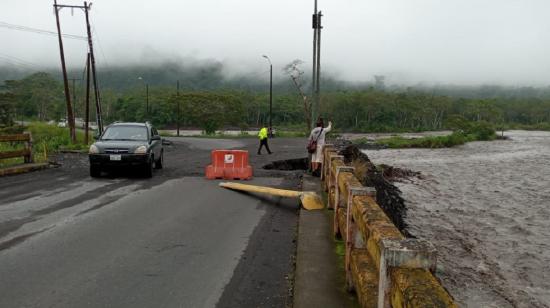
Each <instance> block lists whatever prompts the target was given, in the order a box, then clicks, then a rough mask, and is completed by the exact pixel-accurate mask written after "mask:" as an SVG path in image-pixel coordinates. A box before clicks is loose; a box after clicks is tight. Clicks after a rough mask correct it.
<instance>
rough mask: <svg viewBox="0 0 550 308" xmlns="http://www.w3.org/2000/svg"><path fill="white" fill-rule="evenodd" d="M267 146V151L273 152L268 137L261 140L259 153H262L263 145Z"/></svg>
mask: <svg viewBox="0 0 550 308" xmlns="http://www.w3.org/2000/svg"><path fill="white" fill-rule="evenodd" d="M263 146H265V149H266V150H267V153H269V154H271V150H270V149H269V145H268V144H267V138H265V139H262V140H260V147H259V148H258V155H260V154H262V147H263Z"/></svg>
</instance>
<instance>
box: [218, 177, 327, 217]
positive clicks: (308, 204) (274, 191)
mask: <svg viewBox="0 0 550 308" xmlns="http://www.w3.org/2000/svg"><path fill="white" fill-rule="evenodd" d="M219 185H220V187H223V188H228V189H232V190H238V191H246V192H252V193H260V194H267V195H272V196H279V197H285V198H300V201H301V202H302V206H303V207H304V208H305V209H306V210H321V209H323V208H325V206H324V204H323V200H321V197H319V195H317V194H316V193H315V192H312V191H295V190H287V189H279V188H272V187H266V186H256V185H248V184H241V183H234V182H223V183H220V184H219Z"/></svg>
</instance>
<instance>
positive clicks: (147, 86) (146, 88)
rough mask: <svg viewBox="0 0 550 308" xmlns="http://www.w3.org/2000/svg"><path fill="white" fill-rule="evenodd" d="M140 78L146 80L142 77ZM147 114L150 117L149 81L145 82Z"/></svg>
mask: <svg viewBox="0 0 550 308" xmlns="http://www.w3.org/2000/svg"><path fill="white" fill-rule="evenodd" d="M138 79H139V80H141V81H143V82H145V81H144V80H143V78H142V77H138ZM145 116H146V118H149V84H148V83H147V82H145Z"/></svg>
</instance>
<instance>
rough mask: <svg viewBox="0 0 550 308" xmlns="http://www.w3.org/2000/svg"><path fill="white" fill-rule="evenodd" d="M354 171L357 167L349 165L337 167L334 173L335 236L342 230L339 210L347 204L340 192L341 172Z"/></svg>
mask: <svg viewBox="0 0 550 308" xmlns="http://www.w3.org/2000/svg"><path fill="white" fill-rule="evenodd" d="M354 171H355V168H353V167H349V166H340V167H336V172H335V175H334V189H335V190H334V223H333V228H332V229H333V230H334V236H337V235H338V234H339V233H340V232H341V230H339V229H340V227H339V224H338V211H339V210H340V208H343V207H344V206H345V204H343V202H342V201H344V200H342V197H343V196H342V194H341V193H340V185H339V183H338V181H339V177H340V173H342V172H349V173H352V174H353V172H354Z"/></svg>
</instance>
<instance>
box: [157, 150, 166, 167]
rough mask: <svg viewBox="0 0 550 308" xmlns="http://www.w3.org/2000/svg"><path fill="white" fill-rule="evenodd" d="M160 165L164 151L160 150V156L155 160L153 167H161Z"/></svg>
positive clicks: (162, 161) (162, 164) (162, 163)
mask: <svg viewBox="0 0 550 308" xmlns="http://www.w3.org/2000/svg"><path fill="white" fill-rule="evenodd" d="M162 166H164V151H161V152H160V157H159V159H157V161H155V169H162Z"/></svg>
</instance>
